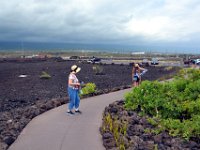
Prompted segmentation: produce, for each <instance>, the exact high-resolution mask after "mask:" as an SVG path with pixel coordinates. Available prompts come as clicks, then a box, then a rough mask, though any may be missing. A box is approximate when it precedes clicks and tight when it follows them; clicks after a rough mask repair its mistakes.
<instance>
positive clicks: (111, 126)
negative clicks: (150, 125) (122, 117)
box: [101, 113, 127, 150]
mask: <svg viewBox="0 0 200 150" xmlns="http://www.w3.org/2000/svg"><path fill="white" fill-rule="evenodd" d="M103 118H104V120H103V122H104V124H103V126H102V128H101V129H102V132H111V133H112V134H113V136H114V140H115V143H116V146H117V147H118V148H119V150H125V149H126V146H125V141H124V138H123V137H124V136H126V134H127V123H126V122H123V123H121V122H120V121H118V120H117V118H112V116H111V115H110V114H109V113H108V114H106V115H105V116H104V117H103Z"/></svg>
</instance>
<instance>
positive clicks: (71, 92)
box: [68, 87, 80, 110]
mask: <svg viewBox="0 0 200 150" xmlns="http://www.w3.org/2000/svg"><path fill="white" fill-rule="evenodd" d="M68 96H69V105H68V108H69V110H72V109H73V108H74V107H75V109H78V107H79V104H80V98H79V90H76V89H73V88H71V87H68Z"/></svg>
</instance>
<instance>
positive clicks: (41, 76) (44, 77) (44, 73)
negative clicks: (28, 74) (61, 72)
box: [40, 71, 51, 79]
mask: <svg viewBox="0 0 200 150" xmlns="http://www.w3.org/2000/svg"><path fill="white" fill-rule="evenodd" d="M50 78H51V76H50V75H49V74H48V73H47V72H45V71H42V74H41V75H40V79H50Z"/></svg>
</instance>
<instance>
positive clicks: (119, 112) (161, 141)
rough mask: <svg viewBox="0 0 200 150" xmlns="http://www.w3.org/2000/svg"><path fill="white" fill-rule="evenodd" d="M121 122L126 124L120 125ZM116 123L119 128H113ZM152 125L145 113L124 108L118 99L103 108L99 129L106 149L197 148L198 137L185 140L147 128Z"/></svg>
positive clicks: (195, 149) (162, 149) (183, 149)
mask: <svg viewBox="0 0 200 150" xmlns="http://www.w3.org/2000/svg"><path fill="white" fill-rule="evenodd" d="M108 116H109V117H108ZM116 120H117V121H116ZM111 126H112V128H111ZM124 126H125V128H122V127H124ZM116 127H117V128H118V129H120V130H117V131H116V132H115V128H116ZM110 129H112V131H111V130H110ZM153 129H155V127H154V126H153V125H152V124H150V123H149V121H148V119H147V117H141V116H139V115H138V112H135V111H129V110H126V109H125V108H124V101H123V100H121V101H117V102H115V103H113V104H110V105H109V106H108V107H106V108H105V111H104V118H103V124H102V127H101V129H100V130H101V133H102V139H103V144H104V146H105V148H106V149H107V150H109V149H112V150H115V149H119V147H120V149H126V150H157V149H159V150H198V149H200V139H198V138H194V139H190V140H189V141H187V140H184V139H181V138H179V137H172V136H170V135H169V133H168V132H167V131H163V132H161V133H154V132H149V131H152V130H153ZM113 131H114V132H113ZM122 131H123V132H122ZM116 139H117V140H116ZM117 147H118V148H117Z"/></svg>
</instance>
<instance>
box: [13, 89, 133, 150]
mask: <svg viewBox="0 0 200 150" xmlns="http://www.w3.org/2000/svg"><path fill="white" fill-rule="evenodd" d="M128 91H130V89H126V90H121V91H117V92H113V93H109V94H104V95H100V96H95V97H91V98H86V99H84V100H83V101H81V105H80V110H81V111H82V112H83V114H81V115H78V114H76V115H74V116H70V115H68V114H66V109H67V108H66V107H67V106H66V105H62V106H60V107H58V108H55V109H52V110H50V111H48V112H45V113H43V114H42V115H39V116H37V117H36V118H34V119H33V120H32V121H31V122H30V123H29V124H28V125H27V126H26V127H25V128H24V130H23V131H22V133H21V134H20V135H19V137H18V138H17V140H16V141H15V142H14V143H13V144H12V145H11V146H10V148H9V150H104V149H105V148H104V147H103V144H102V140H101V135H100V133H99V127H100V125H101V123H102V113H103V111H104V108H105V107H106V106H108V105H109V104H110V103H112V102H114V101H116V100H120V99H122V98H123V96H124V93H126V92H128Z"/></svg>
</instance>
